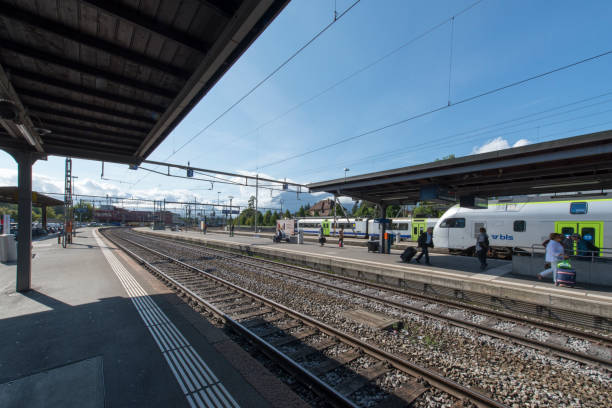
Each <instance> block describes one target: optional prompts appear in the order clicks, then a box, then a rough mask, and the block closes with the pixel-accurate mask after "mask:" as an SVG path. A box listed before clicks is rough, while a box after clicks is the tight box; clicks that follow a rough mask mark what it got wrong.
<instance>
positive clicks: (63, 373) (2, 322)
mask: <svg viewBox="0 0 612 408" xmlns="http://www.w3.org/2000/svg"><path fill="white" fill-rule="evenodd" d="M33 254H34V258H33V260H32V290H30V291H28V292H25V293H19V292H16V291H15V274H16V266H15V265H14V264H0V407H3V408H13V407H29V408H32V407H34V408H37V407H64V408H66V407H68V408H71V407H80V408H83V407H100V408H102V407H134V406H147V407H183V406H184V407H190V406H191V407H198V406H199V407H221V406H223V407H238V406H242V407H247V406H248V407H286V406H305V404H304V403H303V402H302V400H301V399H299V398H298V397H297V396H296V395H295V394H294V393H293V392H292V391H291V390H290V389H289V388H288V387H286V386H285V385H284V384H283V383H282V382H281V381H280V380H278V379H277V378H276V377H275V376H273V375H271V374H269V373H268V371H267V370H266V369H265V368H263V367H262V366H261V364H260V363H259V362H257V361H256V360H254V359H253V358H251V357H250V355H248V354H247V353H246V352H244V351H243V350H242V349H241V348H240V347H239V346H237V345H236V344H235V343H234V342H232V341H231V340H230V339H229V338H228V337H227V336H226V335H225V333H224V332H223V331H222V330H220V329H218V328H216V327H214V326H213V325H211V324H210V323H208V321H206V320H205V319H203V318H202V317H201V316H200V315H199V314H198V313H197V312H195V311H194V310H193V309H192V308H191V307H189V306H188V305H187V304H185V303H184V302H183V301H182V300H181V299H180V298H179V297H178V296H176V295H175V294H174V293H173V292H172V291H171V290H170V289H168V288H167V287H166V286H165V285H163V284H162V283H161V282H160V281H158V280H157V279H156V278H154V277H153V276H152V275H150V274H149V273H148V272H147V271H145V270H144V269H142V268H141V267H140V266H139V265H137V264H136V263H135V262H134V261H133V260H131V259H130V258H128V257H127V256H126V255H124V254H123V253H122V252H121V251H119V250H117V249H115V248H113V246H112V244H111V243H109V242H108V241H106V240H105V239H104V238H102V236H101V235H100V234H99V233H98V232H96V231H94V229H93V228H84V229H80V230H79V231H78V233H77V236H76V237H75V239H74V243H73V244H71V245H69V246H68V247H67V248H65V249H64V248H61V246H60V245H58V244H57V240H52V239H47V240H42V241H37V242H34V243H33Z"/></svg>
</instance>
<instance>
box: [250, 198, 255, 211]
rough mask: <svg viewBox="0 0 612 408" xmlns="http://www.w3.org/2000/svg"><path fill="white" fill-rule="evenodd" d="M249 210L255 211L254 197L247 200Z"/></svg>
mask: <svg viewBox="0 0 612 408" xmlns="http://www.w3.org/2000/svg"><path fill="white" fill-rule="evenodd" d="M249 208H250V209H255V196H251V197H250V198H249Z"/></svg>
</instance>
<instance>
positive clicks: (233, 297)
mask: <svg viewBox="0 0 612 408" xmlns="http://www.w3.org/2000/svg"><path fill="white" fill-rule="evenodd" d="M225 293H227V292H225ZM206 297H207V299H206V300H208V302H209V303H212V304H213V305H219V306H220V307H226V306H229V305H231V304H232V303H236V302H239V303H243V302H244V301H245V300H246V299H249V300H251V299H250V298H247V297H245V296H241V295H239V294H238V293H236V292H231V293H229V294H227V295H225V296H221V297H216V298H215V299H210V297H211V296H206ZM228 302H230V303H228ZM222 303H227V304H225V305H222V306H221V304H222Z"/></svg>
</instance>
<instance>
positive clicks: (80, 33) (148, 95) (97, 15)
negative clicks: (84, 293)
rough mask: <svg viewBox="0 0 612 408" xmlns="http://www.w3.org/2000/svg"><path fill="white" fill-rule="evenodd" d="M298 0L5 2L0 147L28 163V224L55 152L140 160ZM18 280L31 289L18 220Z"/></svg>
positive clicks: (23, 219) (23, 176)
mask: <svg viewBox="0 0 612 408" xmlns="http://www.w3.org/2000/svg"><path fill="white" fill-rule="evenodd" d="M288 2H289V1H288V0H265V1H258V0H232V1H215V0H201V1H181V2H178V1H174V0H159V1H155V2H135V3H134V2H127V1H117V2H115V1H94V0H66V1H62V2H30V1H27V0H16V1H14V2H12V4H11V6H10V7H1V8H0V26H1V27H2V28H3V29H2V30H0V125H1V126H0V148H2V149H3V150H5V151H7V152H9V153H10V154H11V155H12V156H13V157H14V158H15V160H16V161H17V163H18V172H19V173H18V185H19V224H20V225H31V221H32V220H31V207H32V197H31V191H32V165H33V164H34V162H35V161H36V160H41V159H45V158H46V157H47V156H48V155H58V156H66V157H75V158H83V159H91V160H101V161H108V162H115V163H126V164H131V165H138V164H140V163H141V162H142V161H143V160H144V159H145V158H146V157H147V156H149V155H150V154H151V152H153V150H154V149H155V148H156V147H157V146H158V145H159V144H160V143H161V142H162V141H163V140H164V139H165V138H166V137H167V136H168V134H169V133H170V132H171V131H172V130H173V129H174V128H175V127H176V126H177V125H178V123H179V122H180V121H181V120H182V119H183V118H184V117H185V115H187V113H189V111H191V109H192V108H193V107H194V106H195V105H196V104H197V103H198V102H199V101H200V100H201V99H202V98H203V97H204V96H205V95H206V94H207V93H208V91H209V90H210V89H211V88H212V87H213V86H214V85H215V84H216V83H217V82H218V81H219V79H220V78H221V77H222V76H223V75H224V74H225V72H226V71H227V70H228V69H229V68H230V67H231V66H232V65H233V64H234V62H236V60H237V59H238V58H239V57H240V56H241V55H242V53H244V51H245V50H246V49H247V48H248V47H249V46H250V45H251V44H252V43H253V41H254V40H255V39H256V38H257V37H258V36H259V35H260V34H261V33H262V32H263V31H264V30H265V28H266V27H267V26H268V24H269V23H270V22H271V21H272V20H274V18H275V17H276V16H277V15H278V13H279V12H280V11H281V10H282V9H283V8H284V7H285V6H286V4H287V3H288ZM18 238H19V244H18V267H17V290H19V291H26V290H29V289H30V269H31V265H30V263H31V248H30V242H31V231H30V230H29V229H28V228H20V229H19V237H18Z"/></svg>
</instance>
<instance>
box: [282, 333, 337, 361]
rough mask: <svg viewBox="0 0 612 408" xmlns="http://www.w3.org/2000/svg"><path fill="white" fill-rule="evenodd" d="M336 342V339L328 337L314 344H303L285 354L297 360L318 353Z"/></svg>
mask: <svg viewBox="0 0 612 408" xmlns="http://www.w3.org/2000/svg"><path fill="white" fill-rule="evenodd" d="M337 344H338V341H337V340H336V339H333V338H329V339H326V340H323V341H320V342H318V343H316V344H312V345H304V346H303V347H300V348H299V349H297V350H295V351H293V352H290V353H287V355H288V356H289V357H291V358H292V359H294V360H299V359H300V358H304V357H308V356H309V355H311V354H314V353H318V352H320V351H323V350H325V349H327V348H329V347H333V346H335V345H337Z"/></svg>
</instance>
